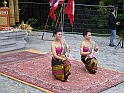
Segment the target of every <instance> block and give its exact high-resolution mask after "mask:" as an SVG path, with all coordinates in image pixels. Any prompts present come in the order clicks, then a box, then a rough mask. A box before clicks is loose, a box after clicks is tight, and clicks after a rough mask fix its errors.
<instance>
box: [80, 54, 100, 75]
mask: <svg viewBox="0 0 124 93" xmlns="http://www.w3.org/2000/svg"><path fill="white" fill-rule="evenodd" d="M81 60H82V62H83V63H84V64H85V68H86V70H87V71H88V72H89V73H91V74H95V73H96V70H97V64H98V61H97V59H96V58H95V57H93V58H86V56H81Z"/></svg>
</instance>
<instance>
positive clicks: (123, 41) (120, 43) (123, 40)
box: [115, 37, 124, 49]
mask: <svg viewBox="0 0 124 93" xmlns="http://www.w3.org/2000/svg"><path fill="white" fill-rule="evenodd" d="M123 43H124V37H123V38H122V39H120V41H119V42H118V44H117V46H116V47H115V49H116V48H117V47H118V46H119V45H120V46H121V48H123Z"/></svg>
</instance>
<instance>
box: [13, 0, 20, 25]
mask: <svg viewBox="0 0 124 93" xmlns="http://www.w3.org/2000/svg"><path fill="white" fill-rule="evenodd" d="M14 8H15V22H16V23H17V24H18V23H19V6H18V0H14Z"/></svg>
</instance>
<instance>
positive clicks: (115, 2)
mask: <svg viewBox="0 0 124 93" xmlns="http://www.w3.org/2000/svg"><path fill="white" fill-rule="evenodd" d="M101 1H102V2H104V4H105V5H106V6H117V7H118V12H117V13H118V14H117V21H119V22H120V23H121V24H120V26H118V29H117V34H119V35H122V33H124V21H123V20H124V13H123V12H124V11H123V10H122V4H123V1H124V0H101Z"/></svg>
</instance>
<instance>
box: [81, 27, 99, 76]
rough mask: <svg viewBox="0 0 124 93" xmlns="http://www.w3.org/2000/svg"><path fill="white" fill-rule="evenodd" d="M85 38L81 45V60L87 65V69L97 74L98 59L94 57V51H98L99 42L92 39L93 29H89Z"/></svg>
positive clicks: (85, 33)
mask: <svg viewBox="0 0 124 93" xmlns="http://www.w3.org/2000/svg"><path fill="white" fill-rule="evenodd" d="M83 36H84V40H83V41H82V42H81V45H80V55H81V60H82V62H83V63H84V65H85V68H86V70H87V71H88V72H89V73H91V74H95V73H96V70H97V59H96V58H95V57H94V51H95V52H97V51H98V44H97V43H96V42H94V41H92V40H91V30H90V29H87V30H86V31H85V32H84V33H83Z"/></svg>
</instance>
